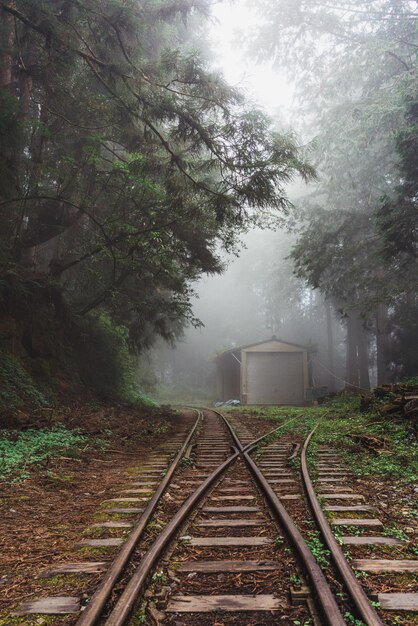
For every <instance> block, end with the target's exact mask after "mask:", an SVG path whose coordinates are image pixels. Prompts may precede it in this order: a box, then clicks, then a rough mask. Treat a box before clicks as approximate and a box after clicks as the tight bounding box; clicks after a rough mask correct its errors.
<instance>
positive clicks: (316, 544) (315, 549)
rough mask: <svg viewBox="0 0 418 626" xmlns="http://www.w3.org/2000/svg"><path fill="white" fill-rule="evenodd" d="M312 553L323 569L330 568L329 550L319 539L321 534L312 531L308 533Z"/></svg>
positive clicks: (308, 542)
mask: <svg viewBox="0 0 418 626" xmlns="http://www.w3.org/2000/svg"><path fill="white" fill-rule="evenodd" d="M306 543H307V544H308V546H309V549H310V551H311V552H312V554H313V556H314V557H315V559H316V560H317V562H318V564H319V565H320V566H321V567H328V565H329V557H330V552H329V550H327V549H326V548H325V546H324V544H323V543H322V541H321V540H320V538H319V533H317V532H314V531H311V532H309V533H308V540H307V542H306Z"/></svg>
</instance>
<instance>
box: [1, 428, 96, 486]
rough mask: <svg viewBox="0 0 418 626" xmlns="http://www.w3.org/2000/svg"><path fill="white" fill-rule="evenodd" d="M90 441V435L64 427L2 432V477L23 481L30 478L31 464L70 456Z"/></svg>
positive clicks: (8, 479)
mask: <svg viewBox="0 0 418 626" xmlns="http://www.w3.org/2000/svg"><path fill="white" fill-rule="evenodd" d="M87 441H88V437H87V436H86V435H81V434H80V433H79V432H78V431H77V430H68V429H66V428H63V427H57V428H54V429H52V430H47V429H30V430H27V431H25V432H18V431H7V432H6V431H2V433H1V435H0V480H3V481H6V480H7V481H8V482H17V481H20V480H23V479H24V478H27V477H28V468H29V466H31V465H35V464H38V463H41V462H43V461H46V460H48V459H50V458H53V457H57V456H61V455H63V454H65V455H66V456H68V455H69V454H78V453H79V452H80V450H81V448H82V447H83V446H85V444H86V442H87ZM61 478H62V477H61ZM67 478H68V477H67ZM54 479H57V476H54Z"/></svg>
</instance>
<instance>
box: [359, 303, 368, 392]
mask: <svg viewBox="0 0 418 626" xmlns="http://www.w3.org/2000/svg"><path fill="white" fill-rule="evenodd" d="M356 327H357V356H358V369H359V381H360V385H359V386H360V387H362V388H363V389H370V377H369V337H368V334H367V331H366V329H365V328H364V323H363V321H362V319H361V317H360V315H357V319H356Z"/></svg>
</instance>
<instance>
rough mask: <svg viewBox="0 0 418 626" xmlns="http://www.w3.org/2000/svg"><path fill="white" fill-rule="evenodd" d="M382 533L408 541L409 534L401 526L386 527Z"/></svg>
mask: <svg viewBox="0 0 418 626" xmlns="http://www.w3.org/2000/svg"><path fill="white" fill-rule="evenodd" d="M382 534H383V535H385V536H386V537H393V538H394V539H399V540H400V541H408V535H407V534H406V532H405V531H404V530H402V529H401V528H396V527H392V528H384V529H383V531H382Z"/></svg>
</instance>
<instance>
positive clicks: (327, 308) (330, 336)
mask: <svg viewBox="0 0 418 626" xmlns="http://www.w3.org/2000/svg"><path fill="white" fill-rule="evenodd" d="M325 312H326V318H327V349H328V369H329V370H330V371H331V372H332V373H334V337H333V332H332V311H331V305H330V303H329V302H328V301H326V302H325ZM335 388H336V387H335V378H334V376H333V375H332V374H329V376H328V389H329V391H335Z"/></svg>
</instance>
